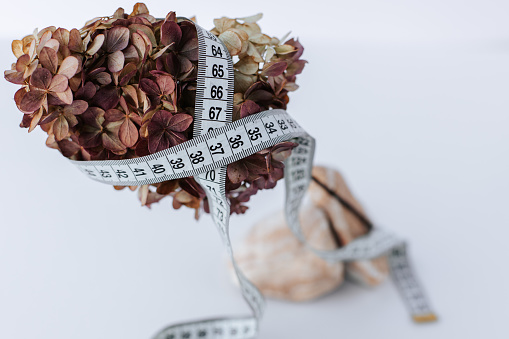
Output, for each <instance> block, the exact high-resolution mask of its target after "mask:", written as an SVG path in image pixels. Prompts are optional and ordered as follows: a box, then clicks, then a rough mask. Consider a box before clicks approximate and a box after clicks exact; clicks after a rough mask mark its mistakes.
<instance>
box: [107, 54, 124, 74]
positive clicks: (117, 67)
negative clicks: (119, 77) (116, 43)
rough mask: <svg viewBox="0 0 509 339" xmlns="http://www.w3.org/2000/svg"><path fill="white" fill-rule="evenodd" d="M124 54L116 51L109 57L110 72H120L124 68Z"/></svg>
mask: <svg viewBox="0 0 509 339" xmlns="http://www.w3.org/2000/svg"><path fill="white" fill-rule="evenodd" d="M124 60H125V58H124V53H122V51H116V52H114V53H112V54H110V55H109V56H108V69H109V70H110V72H112V73H114V72H120V71H121V70H122V68H124Z"/></svg>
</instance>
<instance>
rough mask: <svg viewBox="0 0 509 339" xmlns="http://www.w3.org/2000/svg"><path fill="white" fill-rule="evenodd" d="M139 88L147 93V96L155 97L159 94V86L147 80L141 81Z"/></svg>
mask: <svg viewBox="0 0 509 339" xmlns="http://www.w3.org/2000/svg"><path fill="white" fill-rule="evenodd" d="M140 88H141V90H142V91H143V92H145V93H147V95H153V96H157V95H160V94H161V91H160V89H159V86H158V85H157V84H156V83H155V82H154V81H153V80H150V79H148V78H143V79H141V81H140Z"/></svg>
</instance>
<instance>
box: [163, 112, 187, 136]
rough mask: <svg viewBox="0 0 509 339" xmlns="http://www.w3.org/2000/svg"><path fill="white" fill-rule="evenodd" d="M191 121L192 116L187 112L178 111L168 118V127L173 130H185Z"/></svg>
mask: <svg viewBox="0 0 509 339" xmlns="http://www.w3.org/2000/svg"><path fill="white" fill-rule="evenodd" d="M192 122H193V117H192V116H190V115H189V114H185V113H178V114H175V115H173V116H172V117H171V118H170V121H169V122H168V128H169V129H171V130H172V131H175V132H185V131H186V130H187V128H188V127H189V126H191V123H192Z"/></svg>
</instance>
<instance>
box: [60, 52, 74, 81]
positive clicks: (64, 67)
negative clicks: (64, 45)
mask: <svg viewBox="0 0 509 339" xmlns="http://www.w3.org/2000/svg"><path fill="white" fill-rule="evenodd" d="M78 67H79V61H78V59H77V58H76V57H73V56H71V55H70V56H68V57H67V58H65V59H64V60H63V61H62V64H60V68H59V69H58V73H57V74H62V75H65V76H66V77H67V78H68V79H70V78H72V77H73V76H74V75H75V74H76V72H77V71H78Z"/></svg>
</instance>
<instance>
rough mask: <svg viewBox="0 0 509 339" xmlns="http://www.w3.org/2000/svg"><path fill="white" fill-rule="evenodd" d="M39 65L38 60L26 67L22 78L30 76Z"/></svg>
mask: <svg viewBox="0 0 509 339" xmlns="http://www.w3.org/2000/svg"><path fill="white" fill-rule="evenodd" d="M38 65H39V60H34V61H32V63H31V64H30V65H28V67H27V68H26V69H25V72H24V73H23V77H24V78H25V79H26V78H28V77H29V76H31V75H32V74H33V73H34V71H35V70H36V69H37V66H38Z"/></svg>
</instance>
